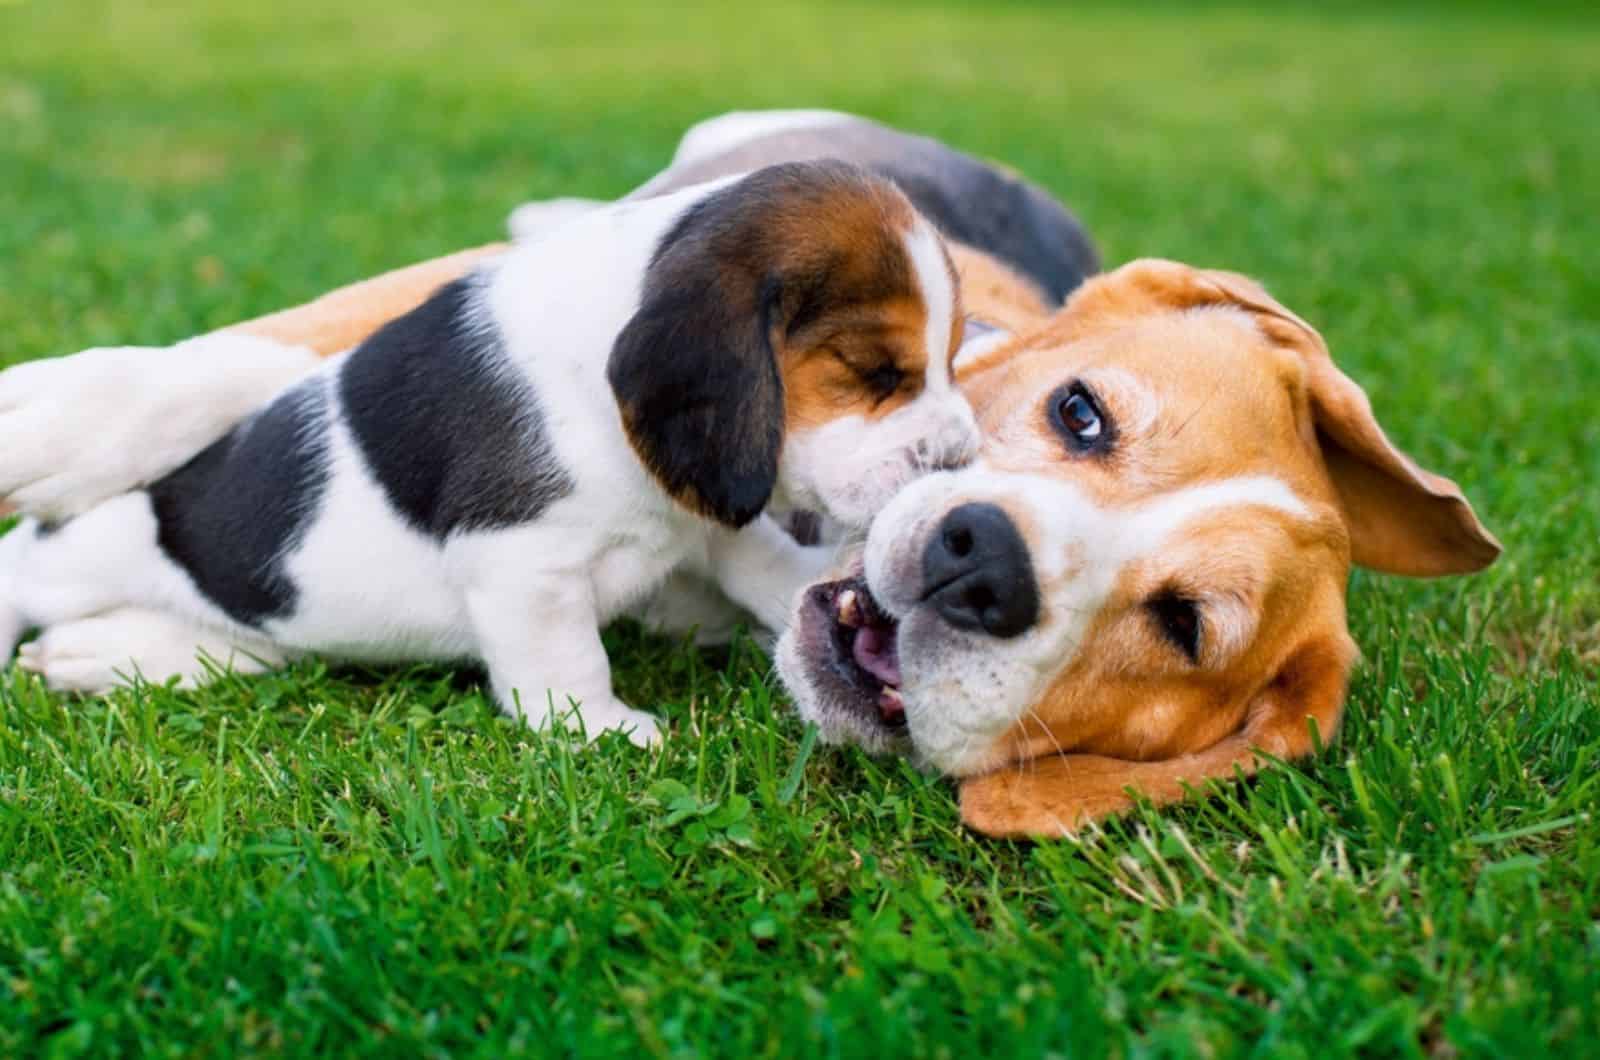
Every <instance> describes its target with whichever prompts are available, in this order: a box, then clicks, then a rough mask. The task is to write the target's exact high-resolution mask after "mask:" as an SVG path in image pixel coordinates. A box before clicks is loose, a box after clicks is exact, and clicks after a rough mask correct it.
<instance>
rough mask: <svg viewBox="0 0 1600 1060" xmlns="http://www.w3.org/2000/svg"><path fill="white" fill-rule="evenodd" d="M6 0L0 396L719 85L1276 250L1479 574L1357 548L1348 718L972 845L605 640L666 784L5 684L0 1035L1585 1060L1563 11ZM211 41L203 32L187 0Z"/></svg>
mask: <svg viewBox="0 0 1600 1060" xmlns="http://www.w3.org/2000/svg"><path fill="white" fill-rule="evenodd" d="M1323 6H1325V5H1310V4H1307V5H1303V6H1301V5H1289V6H1287V7H1286V6H1284V5H1278V6H1275V7H1274V8H1273V9H1272V10H1271V11H1270V12H1250V11H1246V10H1242V9H1235V8H1217V9H1211V10H1207V11H1204V12H1200V11H1195V10H1192V9H1190V8H1188V7H1187V6H1185V5H1166V6H1160V7H1154V8H1150V9H1140V10H1129V9H1125V8H1123V7H1121V6H1104V7H1101V6H1092V7H1075V8H1073V9H1071V10H1066V9H1064V8H1059V7H1058V6H1056V5H1052V4H1045V3H1023V2H1015V3H1010V2H991V3H985V4H982V5H974V6H972V7H966V6H962V5H959V4H956V3H932V4H926V5H916V6H912V5H899V4H893V5H891V4H887V3H884V4H831V3H829V4H817V3H811V2H804V0H782V2H767V3H762V4H759V5H754V4H748V3H737V4H736V3H731V2H728V3H720V4H695V5H689V6H684V5H677V4H671V3H661V2H658V0H639V2H637V3H629V4H627V5H626V6H624V5H620V4H611V3H593V4H570V3H559V2H543V0H541V2H538V3H516V4H513V3H481V4H429V3H422V2H419V0H387V2H385V3H382V4H376V3H373V4H366V5H356V4H349V3H347V4H343V5H337V4H335V3H331V2H329V0H279V2H277V3H271V4H260V3H258V4H250V5H245V4H228V5H224V4H222V3H219V2H211V3H208V2H204V0H184V2H182V3H163V4H140V3H132V2H129V0H120V2H119V0H105V2H101V3H90V2H84V0H4V2H0V203H3V213H0V336H3V338H0V364H5V363H12V362H15V361H20V360H25V359H28V358H33V357H42V356H49V355H52V354H59V353H64V352H69V351H71V350H74V349H77V348H81V347H84V346H90V345H96V344H106V343H126V342H143V343H157V342H168V341H172V340H175V339H178V338H180V337H182V336H186V335H189V334H192V333H194V332H196V331H200V330H204V329H207V328H211V327H214V326H218V325H222V324H225V323H229V322H231V321H234V320H236V319H239V318H242V317H246V316H250V315H254V314H257V313H261V312H265V311H268V310H271V309H275V308H279V307H281V306H284V305H288V304H292V303H294V302H296V301H299V300H303V299H305V298H308V297H310V296H313V295H315V294H317V293H318V292H320V291H322V290H324V289H326V288H328V287H331V286H333V285H336V284H338V283H341V282H344V281H348V280H351V279H355V278H358V277H360V276H363V275H367V274H370V273H373V272H375V271H378V270H380V269H383V268H386V267H390V266H395V265H400V264H404V263H407V262H410V261H413V260H418V259H421V258H424V257H427V256H430V255H434V254H438V253H441V252H444V251H448V250H452V249H455V248H458V247H461V246H465V245H468V244H471V243H474V242H478V241H485V240H488V239H492V238H495V237H497V236H498V235H499V233H500V231H501V223H502V219H503V217H504V215H505V213H506V211H507V210H508V208H509V207H510V206H512V205H513V204H515V203H516V202H518V201H519V200H521V199H523V198H529V197H538V196H547V195H557V194H587V195H610V194H615V193H620V192H622V191H625V190H626V189H628V188H629V187H631V186H632V185H634V184H636V183H638V182H640V181H642V180H643V179H645V178H646V177H648V176H649V175H650V174H651V173H652V172H653V171H654V170H655V169H656V168H657V167H659V166H660V165H662V164H663V163H664V162H665V161H666V159H667V157H668V155H669V153H670V151H671V148H672V145H673V143H674V142H675V139H676V137H677V135H678V133H679V132H680V131H681V130H682V129H683V128H684V127H685V126H686V125H687V124H688V123H689V122H691V121H693V120H695V119H697V118H699V117H702V116H705V115H707V114H710V113H714V112H717V111H719V110H724V109H728V108H731V107H754V106H792V105H818V104H821V105H829V106H837V107H843V108H848V109H854V110H859V111H862V112H865V113H868V114H872V115H876V116H878V117H881V118H884V119H887V120H890V121H892V122H896V123H899V124H902V125H905V126H908V127H911V128H915V129H918V130H922V131H926V132H929V133H933V134H936V135H939V136H941V137H943V138H945V139H947V140H948V141H950V142H952V143H954V144H957V145H960V146H962V147H964V148H967V149H969V150H972V151H974V152H976V153H978V154H981V155H984V156H988V157H993V158H997V159H1003V160H1004V161H1006V162H1007V163H1009V164H1011V165H1012V166H1015V167H1016V168H1018V169H1020V170H1022V171H1024V172H1026V173H1028V174H1029V175H1030V176H1032V177H1033V178H1034V179H1036V180H1037V181H1039V182H1041V183H1042V184H1044V185H1045V186H1047V187H1049V188H1050V189H1052V190H1053V191H1054V192H1056V193H1057V194H1059V195H1060V196H1061V197H1062V198H1063V199H1064V200H1065V201H1066V202H1068V203H1070V204H1072V205H1073V206H1074V207H1075V208H1076V209H1077V210H1078V211H1079V212H1080V213H1081V215H1082V216H1083V217H1084V218H1085V219H1086V221H1087V222H1088V224H1089V226H1090V227H1091V229H1092V230H1093V231H1094V232H1095V233H1096V235H1097V237H1098V239H1099V241H1100V243H1101V246H1102V248H1103V250H1104V251H1105V254H1106V258H1107V261H1108V262H1112V263H1116V262H1120V261H1123V260H1126V259H1128V258H1130V257H1134V256H1137V255H1142V254H1160V255H1163V256H1168V257H1176V258H1182V259H1186V260H1190V261H1193V262H1195V263H1198V264H1206V265H1220V266H1226V267H1230V268H1234V269H1239V270H1242V271H1245V272H1249V273H1252V274H1255V275H1257V276H1260V277H1262V278H1263V279H1264V280H1266V282H1267V283H1268V284H1269V285H1270V286H1271V288H1272V289H1273V290H1274V292H1275V293H1277V294H1278V295H1279V296H1280V297H1281V298H1282V299H1283V300H1284V301H1285V302H1286V303H1287V304H1288V305H1290V306H1291V307H1293V308H1294V309H1296V310H1297V311H1298V312H1300V313H1301V314H1303V315H1304V316H1306V317H1307V318H1309V319H1310V320H1311V321H1313V322H1314V323H1316V324H1318V325H1319V326H1320V327H1321V328H1322V329H1323V331H1324V333H1325V334H1326V335H1327V337H1328V339H1329V342H1330V344H1331V346H1332V348H1333V351H1334V354H1335V356H1336V357H1337V358H1338V359H1339V360H1340V361H1341V363H1342V364H1343V365H1344V366H1345V367H1346V369H1347V370H1348V371H1350V372H1351V373H1352V374H1353V375H1354V376H1355V377H1356V378H1357V379H1358V380H1360V381H1361V382H1362V383H1363V384H1364V385H1366V387H1367V388H1368V390H1369V392H1370V393H1371V395H1372V398H1373V400H1374V403H1375V404H1376V407H1377V409H1378V411H1379V414H1380V416H1381V417H1382V419H1383V420H1384V422H1385V424H1386V425H1387V427H1388V428H1389V429H1390V431H1391V432H1392V434H1393V435H1394V436H1395V437H1396V438H1397V440H1399V441H1400V442H1401V444H1403V445H1405V446H1406V447H1408V448H1409V449H1411V450H1412V451H1413V452H1414V453H1415V454H1416V455H1417V456H1418V458H1419V459H1420V460H1422V461H1423V462H1424V463H1425V464H1427V465H1428V466H1431V467H1435V468H1437V469H1438V470H1441V471H1443V472H1445V473H1447V474H1450V475H1451V476H1453V477H1455V478H1457V479H1458V480H1459V481H1460V482H1461V483H1462V485H1463V486H1464V487H1465V488H1466V490H1467V492H1468V495H1469V496H1471V497H1472V498H1473V500H1474V501H1475V503H1476V504H1477V506H1478V510H1479V512H1480V513H1481V514H1482V515H1483V517H1484V519H1485V521H1486V522H1487V523H1488V524H1489V525H1490V526H1491V527H1492V528H1493V529H1494V530H1495V531H1496V532H1497V533H1498V534H1499V535H1500V537H1501V538H1502V540H1503V541H1504V542H1505V544H1506V546H1507V551H1506V555H1505V557H1504V558H1503V559H1502V560H1501V562H1500V563H1499V564H1497V565H1496V566H1495V567H1494V568H1492V569H1491V570H1490V571H1489V572H1488V573H1486V574H1485V575H1483V576H1480V577H1477V578H1473V579H1453V580H1447V581H1441V582H1437V583H1427V584H1423V583H1407V582H1403V581H1401V580H1398V579H1390V578H1384V577H1377V576H1370V575H1365V574H1359V575H1357V576H1356V578H1355V580H1354V584H1353V586H1352V608H1351V612H1352V614H1351V618H1352V625H1353V630H1354V633H1355V636H1356V638H1357V640H1358V641H1359V642H1360V644H1361V647H1362V650H1363V653H1364V663H1363V665H1362V667H1361V669H1360V671H1359V674H1358V676H1357V678H1356V681H1355V684H1354V687H1353V689H1352V693H1351V697H1350V707H1349V714H1348V721H1347V723H1346V725H1345V728H1344V731H1343V734H1342V736H1341V738H1340V740H1339V741H1338V742H1337V743H1336V744H1335V745H1334V746H1332V747H1331V748H1329V749H1328V750H1327V751H1326V752H1325V753H1324V754H1322V755H1321V756H1320V757H1318V758H1317V759H1316V760H1314V761H1309V762H1305V763H1300V764H1296V765H1290V766H1283V767H1279V768H1274V769H1272V770H1270V771H1269V772H1268V773H1267V775H1265V776H1263V777H1262V778H1261V779H1259V780H1258V781H1256V782H1254V783H1251V784H1248V785H1241V786H1234V787H1231V788H1229V789H1226V790H1225V791H1224V792H1223V794H1221V795H1220V796H1219V797H1216V798H1213V799H1211V800H1209V801H1207V802H1205V803H1204V804H1201V805H1195V806H1189V807H1184V808H1180V809H1176V810H1171V811H1168V812H1165V813H1157V812H1154V811H1153V810H1145V811H1143V812H1141V813H1138V814H1136V815H1134V816H1133V817H1131V818H1130V819H1127V820H1125V821H1122V822H1119V823H1116V824H1114V825H1111V826H1109V827H1107V828H1106V829H1105V830H1104V831H1103V833H1097V834H1093V835H1088V836H1085V837H1083V838H1081V839H1080V840H1079V841H1077V842H1073V843H1055V844H1048V845H1040V846H1030V845H1025V844H1011V843H997V842H993V841H987V840H984V839H981V838H977V837H974V836H972V835H969V834H967V833H965V832H964V831H963V830H962V829H961V827H960V826H959V824H958V822H957V818H956V811H955V806H954V800H953V793H952V791H951V789H950V788H949V787H948V786H947V785H946V784H944V783H942V782H940V781H937V780H934V779H931V778H927V777H924V776H921V775H919V774H918V773H916V772H915V771H913V770H912V769H910V768H908V767H907V766H905V765H903V764H901V763H898V762H894V761H880V760H872V759H868V758H866V757H864V756H862V755H860V754H858V753H855V752H851V751H841V750H837V749H830V748H823V747H816V746H814V745H813V743H812V741H811V740H810V739H809V738H808V735H807V733H806V731H805V730H804V728H803V727H802V726H801V724H800V723H799V722H798V721H797V720H796V719H795V718H794V717H793V716H792V714H791V713H790V711H789V709H788V707H787V704H786V702H785V700H784V698H783V695H782V693H781V691H780V690H779V689H778V688H777V686H776V684H775V682H774V681H773V679H772V678H771V676H770V664H769V662H768V660H767V659H766V658H765V657H764V656H763V655H762V654H761V653H760V651H759V650H758V649H757V648H756V647H755V646H754V645H752V644H750V643H740V644H738V645H736V646H735V648H734V649H733V650H731V651H724V652H716V653H704V652H697V651H694V650H692V649H690V648H688V647H686V646H684V645H681V644H677V643H671V642H665V641H661V640H656V639H651V638H648V637H645V636H642V635H641V634H639V633H638V632H637V631H636V630H631V629H627V628H622V629H617V630H613V631H612V632H611V633H610V634H609V635H608V642H609V644H610V646H611V648H612V650H613V653H614V657H615V658H616V659H618V660H619V681H620V688H621V691H622V694H623V695H624V697H625V698H627V699H629V700H630V701H632V702H634V703H636V704H638V705H641V706H648V707H651V708H654V709H658V710H659V711H660V712H661V713H663V714H664V715H665V716H666V717H667V718H669V719H670V721H671V724H672V726H673V735H672V737H671V739H670V740H669V741H668V744H667V746H666V749H665V750H664V751H662V752H661V753H659V754H655V755H650V754H643V753H640V752H638V751H636V750H633V749H632V748H630V747H628V746H627V745H626V744H625V743H622V742H620V741H609V742H606V743H603V744H602V745H601V746H599V747H598V748H596V749H593V750H590V751H587V752H582V753H572V752H570V751H568V750H567V749H565V748H564V747H563V746H562V745H560V744H559V743H558V742H556V741H541V740H539V739H536V738H534V737H533V736H531V735H530V734H529V733H527V732H526V731H523V730H521V729H519V728H518V727H517V726H515V725H513V724H511V723H509V722H507V721H505V720H502V719H500V718H498V717H497V716H496V715H495V713H494V711H493V709H492V708H491V706H490V704H489V702H488V700H487V698H486V695H485V692H484V690H483V689H482V688H481V687H480V685H479V684H478V678H477V676H476V675H474V674H471V673H456V672H450V671H446V670H440V669H416V670H409V671H398V672H397V671H367V670H351V669H345V668H329V667H324V666H321V665H315V664H307V665H302V666H300V667H298V668H296V669H294V670H292V671H290V672H287V673H284V674H279V675H274V676H268V677H263V678H255V679H228V680H225V681H224V682H223V683H222V684H220V685H219V686H217V687H215V688H213V689H211V690H208V691H207V692H205V693H204V694H188V693H180V692H176V691H172V690H167V689H161V688H142V689H138V690H134V691H130V692H126V693H123V694H118V695H115V696H112V697H109V698H107V699H104V700H92V701H82V702H72V701H67V700H63V699H59V698H55V697H52V696H50V695H48V694H46V693H45V692H43V691H42V690H41V689H40V688H39V687H38V686H36V685H35V684H33V683H31V682H30V681H28V680H25V679H24V678H23V677H21V676H20V675H17V674H15V673H14V672H4V673H3V674H0V682H3V684H0V1055H23V1054H33V1053H42V1054H46V1055H60V1056H73V1055H80V1054H98V1055H114V1054H119V1053H126V1052H132V1051H135V1050H138V1051H144V1052H151V1053H157V1054H168V1053H170V1054H188V1053H206V1054H232V1053H288V1054H300V1055H303V1054H306V1053H309V1052H311V1051H313V1050H325V1051H336V1052H371V1053H391V1054H399V1055H423V1054H425V1055H441V1056H442V1055H448V1054H465V1053H482V1054H486V1055H500V1054H504V1053H506V1052H509V1051H515V1050H523V1051H528V1052H536V1053H547V1052H560V1053H582V1054H600V1053H619V1054H624V1055H640V1054H652V1055H665V1054H674V1055H697V1054H727V1055H747V1054H788V1055H793V1054H802V1055H808V1056H810V1055H839V1056H853V1055H899V1054H912V1053H927V1054H933V1055H944V1056H951V1057H970V1056H991V1055H992V1056H1009V1055H1031V1054H1039V1053H1045V1052H1054V1053H1057V1054H1067V1053H1075V1054H1077V1055H1086V1056H1097V1055H1122V1056H1139V1055H1192V1054H1201V1055H1218V1056H1233V1055H1241V1054H1256V1055H1270V1056H1275V1057H1276V1056H1296V1055H1315V1056H1318V1057H1323V1056H1336V1055H1345V1054H1352V1053H1363V1054H1379V1055H1391V1054H1392V1055H1404V1056H1416V1055H1424V1054H1426V1055H1434V1054H1438V1055H1446V1056H1448V1055H1456V1054H1473V1055H1495V1056H1519V1057H1526V1056H1534V1055H1540V1054H1563V1055H1575V1054H1577V1053H1579V1052H1582V1051H1585V1050H1594V1049H1595V1048H1596V1044H1595V1043H1596V1042H1597V1041H1600V1015H1597V1004H1596V999H1597V998H1600V821H1597V820H1596V817H1595V810H1596V807H1597V805H1600V692H1597V687H1596V686H1597V684H1600V681H1597V678H1600V485H1597V483H1600V425H1597V416H1596V413H1597V411H1600V251H1597V249H1596V248H1597V247H1600V219H1597V214H1600V197H1597V188H1600V19H1595V18H1593V17H1591V16H1586V15H1585V14H1584V13H1583V12H1582V9H1581V8H1579V7H1573V8H1571V9H1563V8H1552V9H1548V10H1546V9H1539V10H1538V11H1536V12H1533V13H1530V10H1531V9H1529V8H1526V7H1521V6H1518V7H1516V8H1515V9H1514V10H1513V9H1511V8H1510V7H1509V5H1508V9H1507V10H1506V11H1498V10H1496V9H1493V8H1489V7H1477V6H1455V5H1452V6H1444V7H1439V8H1428V9H1421V10H1417V11H1409V10H1408V11H1399V12H1397V11H1393V10H1390V9H1389V8H1388V7H1386V6H1363V5H1347V4H1340V5H1331V6H1328V9H1327V10H1319V8H1321V7H1323ZM225 7H226V8H228V9H227V10H224V8H225Z"/></svg>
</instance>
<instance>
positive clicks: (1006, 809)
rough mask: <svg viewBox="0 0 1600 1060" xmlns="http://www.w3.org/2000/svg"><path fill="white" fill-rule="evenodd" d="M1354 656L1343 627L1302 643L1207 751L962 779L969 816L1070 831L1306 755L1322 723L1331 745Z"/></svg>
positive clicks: (1020, 767)
mask: <svg viewBox="0 0 1600 1060" xmlns="http://www.w3.org/2000/svg"><path fill="white" fill-rule="evenodd" d="M1341 613H1342V611H1341ZM1355 654H1356V653H1355V645H1354V644H1353V643H1352V642H1351V641H1350V638H1349V636H1348V635H1346V634H1345V633H1343V632H1342V627H1341V630H1340V631H1339V632H1337V633H1330V634H1325V635H1324V634H1319V635H1317V636H1314V637H1312V638H1310V639H1308V640H1306V641H1305V642H1303V643H1301V644H1300V645H1299V646H1298V647H1296V648H1295V649H1294V650H1293V651H1292V652H1290V653H1289V656H1288V658H1287V659H1286V660H1285V661H1284V662H1283V663H1282V665H1281V666H1279V668H1278V671H1277V673H1276V674H1275V675H1274V677H1273V679H1272V681H1271V682H1269V683H1268V684H1267V686H1266V687H1265V688H1263V689H1262V690H1261V691H1260V692H1259V693H1257V695H1256V698H1255V700H1254V701H1253V702H1252V703H1251V704H1250V707H1249V709H1248V711H1247V713H1246V714H1245V720H1244V724H1243V726H1242V727H1241V728H1240V730H1239V731H1238V732H1236V733H1234V734H1232V735H1231V736H1228V737H1225V738H1224V739H1222V740H1221V741H1219V742H1217V743H1216V744H1214V745H1212V746H1211V747H1208V748H1206V749H1205V750H1203V751H1196V752H1193V753H1191V754H1186V755H1181V756H1179V757H1176V758H1170V759H1166V760H1164V761H1153V762H1137V761H1128V760H1124V759H1119V758H1107V757H1104V756H1102V755H1088V754H1059V755H1047V756H1045V757H1042V758H1035V759H1030V760H1028V761H1025V762H1019V763H1017V764H1015V765H1013V766H1010V767H1007V768H1006V769H1003V770H1000V771H998V772H995V773H989V774H986V775H984V776H978V777H971V778H968V779H966V780H963V781H962V782H961V819H962V821H964V822H965V823H966V824H967V826H968V827H969V828H972V829H974V830H976V831H979V832H983V833H984V834H986V835H992V836H1017V837H1029V838H1047V837H1056V836H1062V835H1070V834H1073V833H1075V832H1077V831H1078V830H1079V829H1081V828H1083V827H1085V826H1086V825H1089V824H1092V823H1093V822H1095V821H1099V820H1103V819H1104V818H1107V817H1111V816H1114V815H1116V814H1120V813H1125V812H1126V811H1128V810H1130V809H1132V808H1133V806H1134V802H1135V799H1137V798H1144V799H1149V800H1150V801H1151V802H1154V803H1156V804H1158V805H1160V804H1166V803H1173V802H1178V801H1180V800H1182V799H1183V798H1184V797H1185V796H1186V795H1187V794H1188V793H1189V791H1190V790H1191V789H1198V788H1202V787H1204V786H1205V784H1206V783H1207V782H1209V781H1213V780H1229V779H1232V778H1233V777H1235V776H1240V775H1246V776H1248V775H1250V774H1253V773H1255V772H1256V771H1257V770H1258V769H1259V768H1260V767H1261V764H1262V761H1263V758H1262V755H1263V753H1265V754H1267V755H1271V756H1273V757H1276V758H1281V759H1293V758H1302V757H1304V756H1306V755H1308V754H1310V753H1311V752H1312V751H1313V750H1314V745H1313V742H1312V735H1311V734H1312V731H1313V726H1314V727H1315V731H1316V733H1317V737H1318V739H1320V740H1323V741H1330V740H1332V739H1333V737H1334V734H1335V733H1336V732H1337V730H1338V727H1339V720H1340V717H1341V715H1342V714H1343V710H1344V696H1345V687H1346V683H1347V681H1348V678H1349V674H1350V667H1351V665H1352V663H1353V662H1354V660H1355Z"/></svg>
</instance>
